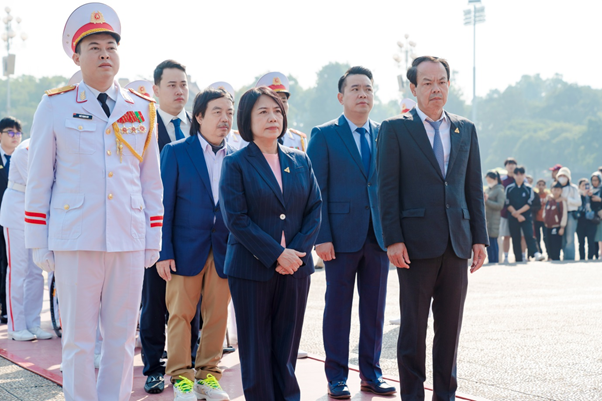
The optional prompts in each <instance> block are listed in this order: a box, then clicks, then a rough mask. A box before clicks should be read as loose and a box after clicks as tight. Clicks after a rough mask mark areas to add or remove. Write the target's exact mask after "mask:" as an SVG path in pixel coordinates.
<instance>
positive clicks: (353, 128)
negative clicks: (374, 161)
mask: <svg viewBox="0 0 602 401" xmlns="http://www.w3.org/2000/svg"><path fill="white" fill-rule="evenodd" d="M343 116H344V117H345V120H347V124H349V128H350V129H351V133H353V140H354V141H355V146H357V150H358V152H360V157H362V143H361V142H360V133H359V132H357V128H358V126H357V125H355V124H354V123H352V122H351V120H350V119H348V118H347V116H346V115H345V114H343ZM362 128H364V129H365V130H366V132H367V133H368V137H369V138H372V132H371V130H370V119H368V120H366V123H365V124H364V125H363V126H362ZM368 147H369V148H370V151H372V140H371V139H368Z"/></svg>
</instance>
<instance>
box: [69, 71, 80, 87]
mask: <svg viewBox="0 0 602 401" xmlns="http://www.w3.org/2000/svg"><path fill="white" fill-rule="evenodd" d="M81 81H82V71H81V70H79V71H78V72H76V73H75V74H73V76H72V77H71V78H70V79H69V83H68V84H67V85H75V84H78V83H80V82H81Z"/></svg>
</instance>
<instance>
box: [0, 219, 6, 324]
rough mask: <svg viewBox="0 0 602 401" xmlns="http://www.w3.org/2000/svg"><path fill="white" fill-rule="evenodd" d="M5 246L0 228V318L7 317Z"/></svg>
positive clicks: (2, 229)
mask: <svg viewBox="0 0 602 401" xmlns="http://www.w3.org/2000/svg"><path fill="white" fill-rule="evenodd" d="M5 244H6V242H5V241H4V227H1V226H0V312H1V313H2V316H7V314H8V308H7V305H6V271H7V268H8V258H7V256H6V245H5Z"/></svg>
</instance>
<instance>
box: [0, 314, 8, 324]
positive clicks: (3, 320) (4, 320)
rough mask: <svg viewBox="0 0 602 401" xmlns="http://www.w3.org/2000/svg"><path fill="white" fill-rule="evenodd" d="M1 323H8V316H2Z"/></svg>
mask: <svg viewBox="0 0 602 401" xmlns="http://www.w3.org/2000/svg"><path fill="white" fill-rule="evenodd" d="M0 323H2V324H6V323H8V316H6V315H2V316H0Z"/></svg>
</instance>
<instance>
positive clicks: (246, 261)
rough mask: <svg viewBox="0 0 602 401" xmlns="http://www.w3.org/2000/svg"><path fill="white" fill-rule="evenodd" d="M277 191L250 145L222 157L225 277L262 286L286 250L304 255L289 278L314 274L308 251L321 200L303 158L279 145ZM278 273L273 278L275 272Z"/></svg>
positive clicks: (263, 161) (314, 235) (265, 164)
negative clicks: (226, 237) (227, 236)
mask: <svg viewBox="0 0 602 401" xmlns="http://www.w3.org/2000/svg"><path fill="white" fill-rule="evenodd" d="M278 155H279V159H280V168H281V171H282V187H283V190H282V191H281V190H280V186H279V185H278V181H276V177H275V176H274V173H273V172H272V169H271V168H270V165H269V164H268V162H267V161H266V159H265V157H264V156H263V154H262V153H261V150H260V149H259V148H258V147H257V145H256V144H255V143H253V142H251V143H250V144H249V146H247V147H245V148H244V149H241V150H239V151H238V152H236V153H233V154H232V155H230V156H228V157H226V159H225V160H224V164H223V166H222V177H221V182H220V195H219V196H220V205H221V208H222V213H223V217H224V222H225V224H226V227H228V229H229V230H230V232H231V234H232V235H230V239H229V240H228V252H227V253H226V266H225V272H226V274H227V275H228V276H231V277H237V278H242V279H247V280H255V281H267V280H269V279H270V278H271V277H272V276H273V275H274V274H275V269H276V261H277V259H278V257H279V256H280V255H281V254H282V252H283V251H284V248H283V247H282V246H281V245H280V239H281V237H282V231H284V236H285V238H286V246H287V248H291V249H295V250H297V251H299V252H306V253H307V255H306V256H305V257H304V258H302V259H303V266H301V267H300V268H299V270H297V272H295V274H294V275H293V277H295V278H301V277H307V276H308V275H310V274H312V273H313V272H314V265H313V259H312V256H311V250H312V247H313V246H314V244H315V242H316V238H317V235H318V231H319V230H320V221H321V207H322V198H321V196H320V189H319V188H318V183H317V182H316V178H315V176H314V172H313V170H312V168H311V162H310V161H309V158H308V157H307V155H305V153H303V152H301V151H298V150H295V149H291V148H287V147H284V146H282V145H280V144H279V145H278ZM276 274H278V273H276Z"/></svg>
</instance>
